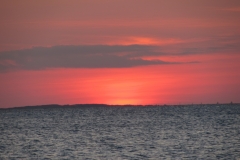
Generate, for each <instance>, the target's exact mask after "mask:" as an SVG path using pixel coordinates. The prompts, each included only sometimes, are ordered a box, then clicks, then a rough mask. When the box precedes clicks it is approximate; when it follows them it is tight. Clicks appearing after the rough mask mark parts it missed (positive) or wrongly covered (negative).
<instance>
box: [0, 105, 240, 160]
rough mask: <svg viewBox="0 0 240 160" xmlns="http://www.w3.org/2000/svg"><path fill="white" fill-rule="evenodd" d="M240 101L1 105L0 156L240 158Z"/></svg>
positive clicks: (50, 157)
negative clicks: (216, 102) (103, 105)
mask: <svg viewBox="0 0 240 160" xmlns="http://www.w3.org/2000/svg"><path fill="white" fill-rule="evenodd" d="M239 158H240V105H205V106H204V105H197V106H194V105H191V106H162V107H157V106H155V107H154V106H148V107H136V106H135V107H94V106H92V107H68V108H67V107H62V108H61V107H57V108H46V107H45V108H21V109H18V108H15V109H2V110H0V159H130V160H131V159H136V160H137V159H239Z"/></svg>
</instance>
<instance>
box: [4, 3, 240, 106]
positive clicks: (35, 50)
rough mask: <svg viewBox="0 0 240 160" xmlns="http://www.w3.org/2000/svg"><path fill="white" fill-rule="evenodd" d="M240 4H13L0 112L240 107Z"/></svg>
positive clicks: (7, 21)
mask: <svg viewBox="0 0 240 160" xmlns="http://www.w3.org/2000/svg"><path fill="white" fill-rule="evenodd" d="M239 8H240V1H237V0H228V1H227V0H223V1H217V0H213V1H211V2H209V1H205V0H203V1H188V2H187V1H185V0H180V1H177V0H170V1H163V0H158V1H146V0H130V1H127V0H116V1H107V0H102V1H101V2H100V1H97V0H88V1H77V0H70V1H58V2H55V1H49V2H45V1H38V0H37V1H34V2H32V1H30V0H24V1H21V2H20V1H14V3H13V2H8V1H5V2H3V3H2V5H1V6H0V17H1V18H0V23H1V25H0V35H1V36H0V108H7V107H14V106H27V105H41V104H53V103H54V104H56V103H57V104H80V103H82V104H86V103H99V104H192V103H199V104H200V103H217V102H219V103H230V102H237V103H239V102H240V101H239V97H238V95H240V72H239V68H240V63H239V62H240V47H239V44H240V30H239V28H240V22H239V17H240V10H239Z"/></svg>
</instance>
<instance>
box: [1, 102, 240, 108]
mask: <svg viewBox="0 0 240 160" xmlns="http://www.w3.org/2000/svg"><path fill="white" fill-rule="evenodd" d="M230 105H231V106H239V107H240V103H222V104H219V103H216V104H179V105H166V104H164V105H157V104H156V105H131V104H126V105H108V104H73V105H58V104H48V105H37V106H22V107H13V108H0V109H37V108H38V109H39V108H42V109H48V108H89V107H92V108H94V107H187V106H188V107H191V106H194V107H196V106H199V107H201V106H215V107H216V106H226V107H227V106H230Z"/></svg>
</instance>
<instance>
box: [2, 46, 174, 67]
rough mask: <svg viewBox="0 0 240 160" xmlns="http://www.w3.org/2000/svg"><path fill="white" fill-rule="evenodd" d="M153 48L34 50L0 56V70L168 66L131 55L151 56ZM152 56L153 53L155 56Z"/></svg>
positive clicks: (92, 47) (93, 47)
mask: <svg viewBox="0 0 240 160" xmlns="http://www.w3.org/2000/svg"><path fill="white" fill-rule="evenodd" d="M154 48H155V46H145V45H128V46H124V45H115V46H110V45H80V46H53V47H35V48H32V49H24V50H16V51H7V52H1V53H0V71H8V70H13V69H25V70H40V69H46V68H124V67H134V66H142V65H158V64H170V62H164V61H160V60H143V59H139V58H138V59H137V58H134V56H129V55H131V54H133V55H148V53H149V54H150V55H151V54H153V53H154V52H153V50H154ZM155 54H156V53H155Z"/></svg>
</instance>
